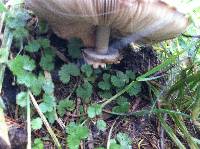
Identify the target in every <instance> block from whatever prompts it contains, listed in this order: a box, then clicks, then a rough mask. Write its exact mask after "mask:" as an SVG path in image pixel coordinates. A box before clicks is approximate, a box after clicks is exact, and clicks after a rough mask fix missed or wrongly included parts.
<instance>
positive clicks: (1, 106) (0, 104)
mask: <svg viewBox="0 0 200 149" xmlns="http://www.w3.org/2000/svg"><path fill="white" fill-rule="evenodd" d="M5 108H6V107H5V104H4V102H3V99H2V97H1V96H0V110H1V109H5Z"/></svg>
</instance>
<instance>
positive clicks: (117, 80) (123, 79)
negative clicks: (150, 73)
mask: <svg viewBox="0 0 200 149" xmlns="http://www.w3.org/2000/svg"><path fill="white" fill-rule="evenodd" d="M111 82H112V84H113V85H114V86H115V87H118V88H121V87H124V85H125V84H126V83H128V82H129V78H128V76H127V75H126V74H124V73H123V72H121V71H118V72H117V75H116V76H111Z"/></svg>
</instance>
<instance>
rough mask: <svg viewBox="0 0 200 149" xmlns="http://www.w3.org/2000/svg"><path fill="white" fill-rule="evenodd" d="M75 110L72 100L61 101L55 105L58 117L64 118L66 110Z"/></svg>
mask: <svg viewBox="0 0 200 149" xmlns="http://www.w3.org/2000/svg"><path fill="white" fill-rule="evenodd" d="M74 108H75V103H74V101H72V100H69V99H63V100H60V101H59V104H58V105H57V110H58V114H59V115H60V116H64V114H65V112H66V110H68V111H73V110H74Z"/></svg>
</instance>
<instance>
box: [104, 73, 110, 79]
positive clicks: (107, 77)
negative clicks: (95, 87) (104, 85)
mask: <svg viewBox="0 0 200 149" xmlns="http://www.w3.org/2000/svg"><path fill="white" fill-rule="evenodd" d="M110 77H111V75H110V74H108V73H104V74H103V80H104V81H110Z"/></svg>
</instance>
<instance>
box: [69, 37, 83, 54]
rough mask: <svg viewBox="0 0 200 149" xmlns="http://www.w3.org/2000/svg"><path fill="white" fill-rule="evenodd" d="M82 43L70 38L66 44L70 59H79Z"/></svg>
mask: <svg viewBox="0 0 200 149" xmlns="http://www.w3.org/2000/svg"><path fill="white" fill-rule="evenodd" d="M82 46H83V43H82V41H81V40H80V39H78V38H71V39H70V40H69V43H68V53H69V55H70V56H71V57H72V58H80V56H81V47H82Z"/></svg>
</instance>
